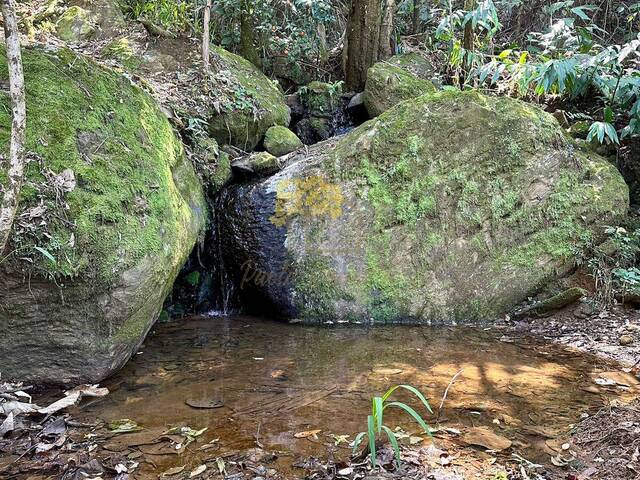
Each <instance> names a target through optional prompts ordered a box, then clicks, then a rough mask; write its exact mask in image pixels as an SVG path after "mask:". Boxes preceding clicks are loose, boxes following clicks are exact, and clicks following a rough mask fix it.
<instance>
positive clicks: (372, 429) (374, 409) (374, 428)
mask: <svg viewBox="0 0 640 480" xmlns="http://www.w3.org/2000/svg"><path fill="white" fill-rule="evenodd" d="M399 388H402V389H405V390H408V391H409V392H411V393H413V394H414V395H415V396H416V397H418V399H419V400H420V401H421V402H422V404H423V405H424V406H425V408H426V409H427V411H428V412H429V413H433V410H432V409H431V406H430V405H429V402H428V401H427V399H426V398H425V397H424V395H423V394H422V393H420V391H419V390H418V389H416V388H415V387H412V386H411V385H396V386H395V387H391V388H390V389H389V390H387V391H386V392H385V393H384V395H382V396H381V397H373V399H372V402H371V403H372V406H371V415H369V416H368V417H367V430H366V431H365V432H360V433H359V434H358V435H356V438H355V440H354V441H353V453H354V454H355V452H356V450H357V449H358V447H359V446H360V444H361V443H362V441H363V440H364V438H365V436H366V437H367V438H368V440H369V452H370V454H371V465H372V466H373V467H375V466H376V464H377V455H376V438H377V436H380V435H382V432H384V433H385V434H386V436H387V438H388V439H389V442H390V443H391V446H392V447H393V450H394V452H395V456H396V462H397V464H398V468H399V467H400V447H399V445H398V439H397V437H396V435H395V434H394V433H393V431H392V430H391V429H390V428H389V427H388V426H386V425H385V424H384V412H385V410H386V409H387V408H397V409H400V410H402V411H404V412H406V413H407V414H409V415H410V416H411V418H413V419H414V420H415V421H416V422H417V423H418V425H420V427H421V428H422V429H423V430H424V431H425V432H426V433H427V435H429V437H430V438H431V440H433V436H432V435H431V430H430V428H429V425H427V423H426V422H425V421H424V419H423V418H422V417H421V416H420V414H419V413H418V412H416V411H415V410H414V409H413V408H411V407H410V406H409V405H407V404H405V403H402V402H396V401H389V397H391V395H392V394H393V393H394V392H395V391H396V390H398V389H399Z"/></svg>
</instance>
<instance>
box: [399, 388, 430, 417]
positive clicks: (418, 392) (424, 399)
mask: <svg viewBox="0 0 640 480" xmlns="http://www.w3.org/2000/svg"><path fill="white" fill-rule="evenodd" d="M398 386H399V387H400V388H404V389H405V390H409V391H410V392H411V393H413V394H414V395H415V396H416V397H418V398H419V399H420V401H421V402H422V403H423V405H424V406H425V407H426V408H427V410H428V411H429V413H433V410H431V405H429V402H428V401H427V399H426V398H425V396H424V395H422V393H421V392H420V390H418V389H417V388H415V387H412V386H411V385H398Z"/></svg>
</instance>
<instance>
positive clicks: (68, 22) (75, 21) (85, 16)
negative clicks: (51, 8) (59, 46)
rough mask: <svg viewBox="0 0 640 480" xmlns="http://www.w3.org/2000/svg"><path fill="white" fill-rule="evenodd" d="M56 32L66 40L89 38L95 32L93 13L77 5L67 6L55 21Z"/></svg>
mask: <svg viewBox="0 0 640 480" xmlns="http://www.w3.org/2000/svg"><path fill="white" fill-rule="evenodd" d="M56 33H57V34H58V36H59V37H60V38H61V39H62V40H64V41H66V42H81V41H84V40H89V39H90V38H91V37H93V36H94V35H95V33H96V23H95V19H94V17H93V15H92V14H91V13H90V12H89V11H88V10H85V9H84V8H81V7H79V6H77V5H75V6H73V7H69V8H68V9H67V10H66V11H65V12H64V13H63V14H62V15H61V16H60V18H59V19H58V22H57V23H56Z"/></svg>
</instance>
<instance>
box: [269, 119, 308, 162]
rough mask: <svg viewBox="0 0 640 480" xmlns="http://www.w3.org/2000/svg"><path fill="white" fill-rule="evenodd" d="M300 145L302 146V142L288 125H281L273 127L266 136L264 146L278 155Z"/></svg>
mask: <svg viewBox="0 0 640 480" xmlns="http://www.w3.org/2000/svg"><path fill="white" fill-rule="evenodd" d="M300 147H302V142H301V141H300V139H299V138H298V136H297V135H296V134H295V133H293V132H292V131H291V130H289V129H288V128H287V127H281V126H279V125H278V126H275V127H271V128H270V129H269V130H267V133H266V134H265V136H264V148H265V149H266V150H267V152H269V153H271V154H272V155H275V156H276V157H281V156H282V155H286V154H287V153H291V152H293V151H294V150H297V149H299V148H300Z"/></svg>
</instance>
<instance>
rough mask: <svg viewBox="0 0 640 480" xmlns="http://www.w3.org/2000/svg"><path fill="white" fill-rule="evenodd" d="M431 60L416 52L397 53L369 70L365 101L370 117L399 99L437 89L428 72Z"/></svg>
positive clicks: (383, 110)
mask: <svg viewBox="0 0 640 480" xmlns="http://www.w3.org/2000/svg"><path fill="white" fill-rule="evenodd" d="M428 65H429V64H428V62H427V61H426V60H425V59H424V58H423V57H421V56H420V55H417V54H406V55H396V56H394V57H392V58H391V59H390V60H388V61H383V62H378V63H376V64H374V65H373V66H372V67H371V68H369V70H368V71H367V81H366V83H365V87H364V105H365V107H366V109H367V112H368V113H369V116H370V117H372V118H373V117H377V116H378V115H380V114H381V113H383V112H385V111H387V110H388V109H390V108H391V107H393V106H394V105H397V104H398V103H400V102H402V101H405V100H409V99H412V98H416V97H419V96H420V95H424V94H425V93H430V92H434V91H435V90H436V87H435V86H434V85H433V83H432V82H431V80H429V79H428V76H429V75H430V73H431V70H430V69H429V68H428Z"/></svg>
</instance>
